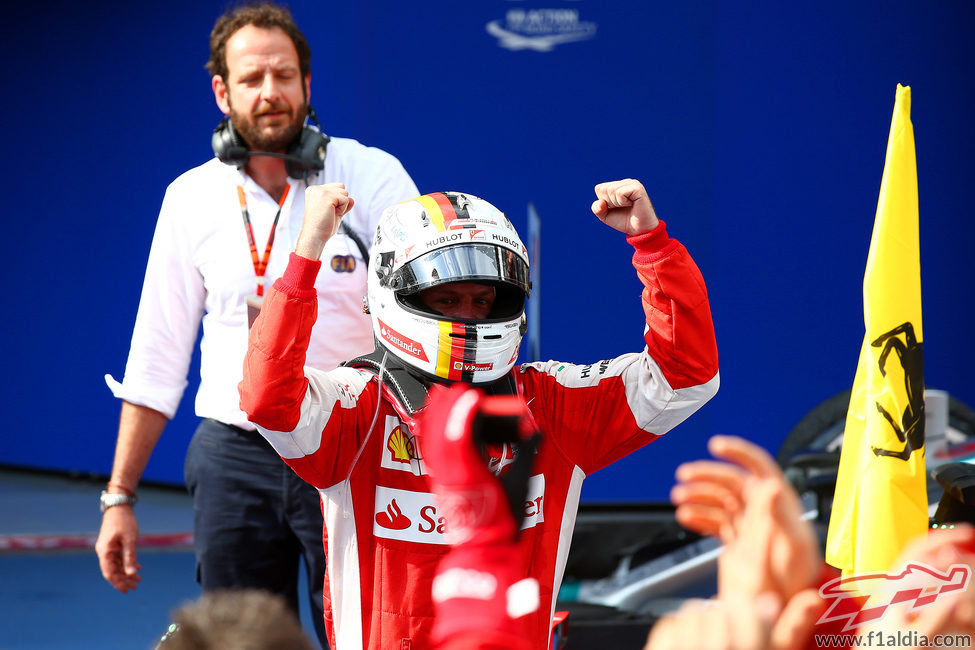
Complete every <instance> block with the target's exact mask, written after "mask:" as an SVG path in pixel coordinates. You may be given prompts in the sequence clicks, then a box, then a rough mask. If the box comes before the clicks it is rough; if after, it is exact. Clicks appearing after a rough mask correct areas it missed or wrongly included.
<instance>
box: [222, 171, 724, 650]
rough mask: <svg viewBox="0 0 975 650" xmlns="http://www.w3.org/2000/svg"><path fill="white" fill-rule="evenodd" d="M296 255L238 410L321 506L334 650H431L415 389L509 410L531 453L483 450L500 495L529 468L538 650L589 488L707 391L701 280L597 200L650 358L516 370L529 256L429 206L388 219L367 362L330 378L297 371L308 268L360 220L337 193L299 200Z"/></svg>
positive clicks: (621, 202) (526, 572) (714, 382)
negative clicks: (523, 425)
mask: <svg viewBox="0 0 975 650" xmlns="http://www.w3.org/2000/svg"><path fill="white" fill-rule="evenodd" d="M305 192H306V200H305V216H304V222H303V225H302V230H301V233H300V235H299V237H298V241H297V245H296V247H295V252H294V253H293V254H292V255H291V258H290V262H289V265H288V267H287V270H286V271H285V273H284V275H283V276H282V277H281V278H280V279H279V280H277V282H275V284H274V287H273V288H272V289H271V290H270V291H268V294H267V296H266V297H265V299H264V307H263V309H262V310H261V313H260V316H259V318H258V319H257V321H256V322H255V324H254V327H253V328H252V331H251V333H250V341H249V347H248V351H247V356H246V358H245V361H244V379H243V381H242V382H241V384H240V394H241V408H242V409H243V410H244V411H245V412H246V413H247V414H248V417H249V418H250V420H251V421H252V422H254V423H255V424H256V425H257V426H258V427H259V429H260V431H261V433H262V434H263V435H264V436H265V437H266V438H267V439H268V441H269V442H270V443H271V444H272V445H273V446H274V448H275V450H277V452H278V454H280V455H281V457H282V458H283V459H284V460H285V462H287V463H288V465H290V466H291V467H292V469H294V471H295V472H296V473H297V474H298V475H299V476H300V477H301V478H302V479H304V480H305V481H307V482H308V483H310V484H312V485H313V486H315V487H316V488H317V489H318V491H319V493H320V494H321V500H322V510H323V513H324V519H325V531H324V539H323V543H324V545H325V550H326V552H327V556H328V558H329V563H328V575H327V576H326V584H325V590H324V599H325V625H326V628H327V630H328V635H329V643H330V644H331V647H332V648H333V649H334V650H358V649H359V648H369V649H376V650H379V649H381V648H382V649H385V648H398V649H412V650H421V649H423V648H430V647H432V646H433V642H432V637H431V630H432V627H433V616H434V603H433V596H432V594H431V587H432V582H433V579H434V576H435V574H436V570H437V565H438V562H439V560H440V559H441V557H442V556H443V555H444V554H445V553H446V552H447V551H448V550H449V546H448V543H447V538H446V535H445V533H447V531H448V530H449V529H450V526H451V522H450V521H447V520H446V518H445V517H444V515H443V514H442V513H438V511H437V502H436V501H435V498H434V494H433V488H432V487H431V483H430V477H429V475H428V472H427V468H426V466H425V463H424V460H423V453H422V445H423V432H422V430H420V429H421V427H419V426H418V424H417V418H418V415H419V413H420V411H422V408H423V405H424V403H425V400H426V396H427V389H428V388H429V387H430V386H431V385H433V384H437V383H441V384H449V383H453V382H458V381H460V382H466V383H469V384H472V385H475V386H477V387H479V388H481V389H483V391H484V392H486V393H487V394H498V395H504V394H507V395H512V394H514V395H518V396H520V397H521V398H522V399H523V400H524V402H525V403H526V404H527V408H528V413H529V416H530V417H531V418H532V419H533V420H534V427H535V428H536V429H537V430H538V431H540V432H541V439H540V442H539V443H538V446H537V449H536V450H535V451H534V452H532V451H531V450H528V451H524V448H523V447H521V446H520V445H518V444H511V443H497V444H491V445H489V446H488V458H489V459H488V467H489V468H490V469H491V470H492V471H495V472H497V473H500V474H501V475H502V478H503V477H504V474H505V472H506V471H510V470H512V469H513V468H514V467H516V466H517V465H518V463H517V456H518V454H517V452H518V450H519V448H521V449H522V451H523V453H522V457H523V458H524V457H526V454H532V453H534V463H532V464H530V467H531V468H532V469H531V476H530V477H529V478H528V481H527V491H526V494H525V496H524V498H523V499H522V500H521V503H520V505H519V507H520V508H521V513H520V514H521V527H520V533H519V536H518V541H517V543H518V545H519V546H520V547H521V549H522V550H523V552H522V553H521V554H520V561H521V566H520V567H518V572H519V573H520V574H521V575H523V576H524V577H525V578H526V579H527V578H532V579H535V580H537V582H538V585H539V589H538V598H539V600H538V605H537V607H529V606H526V607H523V611H526V612H530V613H527V614H525V616H528V617H531V618H530V619H525V621H523V622H527V623H526V624H525V625H522V626H521V629H530V630H531V638H530V644H531V647H535V648H539V649H542V648H545V647H546V646H547V644H548V640H549V628H550V623H551V620H552V613H553V610H554V607H555V597H556V596H557V594H558V590H559V585H560V583H561V580H562V573H563V570H564V567H565V561H566V557H567V554H568V549H569V542H570V538H571V535H572V530H573V526H574V523H575V516H576V510H577V507H578V501H579V494H580V490H581V487H582V481H583V479H584V478H585V477H586V476H587V475H588V474H590V473H592V472H595V471H596V470H598V469H600V468H602V467H606V466H607V465H609V464H610V463H612V462H614V461H616V460H618V459H620V458H622V457H624V456H626V455H627V454H629V453H631V452H633V451H635V450H636V449H639V448H640V447H642V446H644V445H646V444H648V443H650V442H652V441H653V440H655V439H656V438H658V437H659V436H661V435H663V434H665V433H666V432H667V431H669V430H670V429H672V428H673V427H675V426H677V425H678V424H679V423H680V422H682V421H683V420H684V419H686V418H687V417H688V416H690V415H691V414H692V413H694V412H695V411H696V410H697V409H698V408H700V407H701V405H703V404H704V403H705V402H707V400H709V399H710V398H711V397H712V396H713V395H714V394H715V392H716V391H717V389H718V357H717V346H716V344H715V339H714V329H713V325H712V321H711V311H710V306H709V304H708V298H707V290H706V288H705V285H704V280H703V278H702V276H701V273H700V271H699V270H698V268H697V266H696V265H695V263H694V261H693V260H692V259H691V257H690V255H689V254H688V252H687V250H686V249H685V248H684V246H683V245H682V244H680V243H679V242H678V241H676V240H674V239H670V238H669V236H668V235H667V230H666V225H665V224H664V223H663V222H662V221H659V220H658V219H657V215H656V213H655V212H654V209H653V206H652V204H651V202H650V198H649V197H648V195H647V192H646V190H645V189H644V187H643V185H642V184H641V183H640V182H639V181H636V180H633V179H624V180H620V181H614V182H609V183H602V184H600V185H597V186H596V188H595V193H596V200H595V201H594V202H593V204H592V211H593V213H594V214H595V215H596V216H597V217H598V218H599V219H600V220H601V221H603V222H604V223H605V224H607V225H608V226H610V227H612V228H615V229H616V230H618V231H620V232H622V233H623V234H625V235H626V236H627V241H629V243H630V244H631V245H632V246H633V248H634V251H635V252H634V254H633V266H634V268H635V269H636V272H637V276H638V277H639V279H640V281H641V282H642V283H643V286H644V289H643V296H642V297H643V309H644V313H645V315H646V328H645V330H644V341H645V343H646V346H645V347H644V349H643V351H642V352H632V353H628V354H624V355H622V356H620V357H617V358H615V359H609V360H605V361H599V362H597V363H593V364H587V365H574V364H570V363H562V362H556V361H547V362H536V363H526V364H523V365H521V366H518V367H517V368H516V367H515V360H516V358H517V356H518V348H519V344H520V342H521V337H522V335H523V334H524V332H525V318H524V313H525V301H526V299H527V297H528V294H529V271H528V256H527V252H526V249H525V247H524V246H523V245H522V242H521V239H520V238H519V236H518V233H517V232H516V231H515V229H514V227H513V226H512V225H511V223H510V221H509V220H508V219H507V218H506V217H505V215H504V214H503V213H501V212H500V211H499V210H498V209H497V208H495V207H494V206H493V205H491V204H490V203H488V202H487V201H484V200H482V199H479V198H477V197H475V196H473V195H470V194H462V193H456V192H443V193H433V194H427V195H425V196H421V197H418V198H416V199H411V200H409V201H405V202H403V203H400V204H398V205H395V206H392V207H390V208H388V209H387V210H386V211H385V212H384V213H383V215H382V216H381V218H380V220H379V225H378V227H377V229H376V234H375V239H374V242H373V248H372V252H371V254H370V262H369V279H368V285H367V292H368V293H367V303H366V304H367V309H368V310H369V312H370V314H371V319H372V325H373V333H374V335H375V338H376V349H375V351H374V352H373V353H372V354H370V355H367V356H366V357H360V358H359V359H355V360H353V361H351V362H349V363H348V364H346V365H345V366H343V367H340V368H337V369H335V370H332V371H330V372H323V371H320V370H317V369H314V368H306V367H304V363H305V350H306V349H307V347H308V339H309V334H310V332H311V329H312V326H313V325H314V323H315V317H316V315H317V313H318V306H317V304H316V292H315V289H314V283H315V277H316V274H317V273H318V270H319V267H320V265H321V263H320V261H319V256H320V255H321V252H322V250H323V248H324V246H325V243H326V242H327V241H328V239H329V238H330V237H331V236H332V235H333V234H334V233H335V232H336V230H337V228H338V225H339V223H340V220H341V217H342V215H344V214H345V213H346V212H347V211H348V210H349V209H351V208H352V205H353V203H354V197H350V196H349V195H348V192H347V191H346V189H345V187H344V186H343V185H342V184H338V183H333V184H328V185H320V186H315V187H310V188H308V189H307V190H306V191H305Z"/></svg>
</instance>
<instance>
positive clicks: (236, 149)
mask: <svg viewBox="0 0 975 650" xmlns="http://www.w3.org/2000/svg"><path fill="white" fill-rule="evenodd" d="M308 117H309V118H311V120H312V121H313V122H314V123H315V125H316V126H317V127H318V128H317V129H316V128H315V127H312V126H308V125H307V124H306V125H305V126H303V127H302V128H301V133H299V134H298V137H297V138H295V140H294V141H293V142H292V143H291V144H290V145H289V146H288V151H287V152H286V153H271V152H269V151H251V150H250V149H248V148H247V143H246V142H244V139H243V138H242V137H240V134H239V133H237V129H235V128H234V125H233V124H232V123H231V121H230V119H229V118H226V117H225V118H223V119H222V120H220V124H217V128H215V129H214V130H213V137H212V138H210V144H211V145H212V146H213V153H214V154H216V156H217V158H218V159H219V160H220V162H222V163H225V164H227V165H233V166H234V167H236V168H238V169H240V168H241V167H243V166H244V165H246V164H247V161H248V159H250V157H251V156H270V157H272V158H283V159H284V168H285V169H286V170H287V172H288V176H290V177H291V178H294V179H297V180H308V177H309V176H311V175H312V174H314V173H315V172H316V171H321V170H322V169H325V150H326V149H327V147H328V141H329V139H330V138H329V137H328V136H327V135H325V134H324V133H322V130H321V128H322V125H321V123H320V122H319V121H318V116H317V115H315V109H313V108H312V107H311V106H309V107H308Z"/></svg>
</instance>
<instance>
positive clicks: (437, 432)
mask: <svg viewBox="0 0 975 650" xmlns="http://www.w3.org/2000/svg"><path fill="white" fill-rule="evenodd" d="M483 399H484V395H483V393H481V391H479V390H477V389H475V388H471V387H470V386H468V385H465V384H462V383H457V384H454V385H452V386H451V387H450V388H444V387H442V386H439V385H434V386H432V387H431V389H430V394H429V396H428V398H427V405H426V407H425V408H424V409H423V411H422V413H421V417H420V423H419V428H418V430H419V437H420V449H421V453H422V458H423V461H424V463H426V466H427V469H428V470H429V471H430V480H431V483H432V485H433V490H434V494H435V496H436V499H437V503H438V505H439V509H440V511H441V512H443V514H444V518H445V519H446V521H447V522H448V527H447V540H448V541H449V542H450V544H452V545H455V546H456V545H458V544H464V543H466V542H469V541H475V542H476V543H477V544H483V545H488V544H491V543H494V542H502V541H511V540H513V539H514V537H515V532H516V526H515V520H514V516H513V514H512V513H511V508H510V507H509V505H508V501H507V496H506V495H505V492H504V488H503V487H502V485H501V482H500V480H498V477H496V476H495V475H494V474H492V473H491V471H490V470H489V469H488V467H487V461H486V459H485V458H484V457H483V456H482V454H481V452H480V450H479V449H478V447H477V445H476V444H475V442H474V439H473V433H472V427H471V425H472V423H473V421H474V417H475V415H476V414H477V412H478V408H479V407H480V404H481V400H483Z"/></svg>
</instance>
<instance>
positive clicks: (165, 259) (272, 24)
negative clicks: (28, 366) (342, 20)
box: [95, 3, 419, 645]
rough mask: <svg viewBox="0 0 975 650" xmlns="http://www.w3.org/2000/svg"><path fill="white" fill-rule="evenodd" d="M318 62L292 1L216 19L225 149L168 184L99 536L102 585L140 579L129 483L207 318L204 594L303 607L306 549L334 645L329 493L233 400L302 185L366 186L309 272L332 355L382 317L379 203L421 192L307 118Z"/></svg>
mask: <svg viewBox="0 0 975 650" xmlns="http://www.w3.org/2000/svg"><path fill="white" fill-rule="evenodd" d="M310 58H311V52H310V49H309V47H308V43H307V41H306V40H305V38H304V36H303V35H302V34H301V32H300V31H299V30H298V27H297V25H295V23H294V20H293V18H292V17H291V15H290V13H289V12H288V11H287V9H284V8H282V7H279V6H277V5H274V4H270V3H260V4H257V5H249V6H243V7H239V8H237V9H233V10H230V11H228V12H227V13H225V14H224V15H223V16H221V17H220V18H219V19H218V20H217V23H216V25H215V27H214V30H213V32H212V34H211V37H210V62H209V63H208V64H207V68H208V70H209V71H210V73H211V76H212V87H213V92H214V97H215V99H216V102H217V105H218V106H219V107H220V109H221V111H223V113H224V114H225V115H227V116H228V120H226V121H225V122H222V123H221V125H220V127H218V129H217V131H216V132H215V134H214V151H215V153H217V157H216V158H214V159H212V160H210V161H209V162H207V163H205V164H203V165H201V166H199V167H196V168H194V169H191V170H190V171H188V172H186V173H184V174H183V175H182V176H180V177H179V178H177V179H176V180H175V181H174V182H173V183H172V184H171V185H170V186H169V188H168V189H167V192H166V196H165V198H164V200H163V204H162V208H161V210H160V213H159V219H158V222H157V225H156V231H155V234H154V236H153V242H152V248H151V251H150V254H149V261H148V265H147V269H146V276H145V282H144V286H143V290H142V298H141V301H140V304H139V311H138V315H137V317H136V324H135V329H134V331H133V335H132V342H131V347H130V350H129V357H128V362H127V364H126V368H125V376H124V379H123V381H122V382H121V383H119V382H116V381H115V380H114V379H111V378H110V377H108V378H107V379H108V382H109V385H110V387H111V388H112V391H113V393H114V394H115V396H116V397H119V398H121V399H122V400H123V401H122V412H121V417H120V421H119V432H118V442H117V445H116V451H115V460H114V463H113V467H112V474H111V479H110V481H109V483H108V486H107V487H106V489H105V492H103V495H102V509H103V513H104V514H103V519H102V526H101V530H100V533H99V536H98V541H97V543H96V546H95V549H96V552H97V554H98V558H99V563H100V566H101V570H102V575H103V576H104V577H105V579H106V580H108V582H110V583H111V584H112V585H113V586H114V587H115V588H116V589H118V590H119V591H122V592H128V590H129V589H134V588H135V587H136V586H137V584H138V582H139V581H140V579H141V577H140V575H139V569H140V567H139V564H138V561H137V558H136V546H135V543H136V538H137V536H138V523H137V520H136V517H135V513H134V511H133V508H132V506H133V505H134V504H135V500H136V499H135V490H136V487H137V485H138V482H139V480H140V478H141V476H142V473H143V471H144V470H145V467H146V464H147V463H148V460H149V457H150V455H151V453H152V450H153V448H154V447H155V445H156V443H157V441H158V440H159V437H160V435H161V434H162V432H163V429H164V427H165V425H166V422H167V420H168V419H169V418H172V417H173V415H174V414H175V411H176V408H177V405H178V404H179V400H180V398H181V396H182V393H183V390H184V389H185V387H186V385H187V381H186V376H187V372H188V367H189V363H190V358H191V356H192V352H193V348H194V344H195V341H196V335H197V330H198V327H199V324H200V323H201V320H202V323H203V338H202V343H201V368H200V374H201V381H200V388H199V391H198V392H197V395H196V414H197V415H198V416H200V417H201V418H203V421H202V422H201V424H200V426H199V428H198V429H197V431H196V433H195V434H194V437H193V440H192V442H191V443H190V447H189V450H188V453H187V458H186V466H185V472H186V483H187V487H188V488H189V490H190V493H191V494H192V495H193V499H194V511H195V515H194V516H195V539H196V542H195V543H196V554H197V579H198V580H199V581H200V583H201V585H202V588H203V589H204V590H205V591H210V590H214V589H219V588H226V587H256V588H262V589H266V590H269V591H272V592H276V593H280V594H281V595H282V596H284V597H285V598H286V600H288V602H289V604H290V605H291V606H292V607H293V608H295V609H296V610H297V607H298V595H297V583H298V570H299V557H304V559H305V562H306V566H307V567H308V571H309V573H308V581H309V586H310V590H311V592H312V594H311V603H312V607H313V614H312V620H314V621H315V622H316V625H317V626H318V627H319V630H318V632H319V638H320V639H321V640H322V643H323V645H324V644H325V642H324V639H325V635H324V630H323V629H322V614H321V612H322V597H321V587H322V579H323V575H324V552H323V550H322V543H321V533H322V515H321V503H320V500H319V496H318V494H317V492H316V491H315V489H314V488H312V487H311V486H310V485H308V484H306V483H305V482H304V481H302V480H301V479H298V478H297V477H296V476H295V475H294V473H293V472H292V470H291V469H290V468H288V467H287V466H286V465H285V464H284V463H283V462H282V461H281V460H280V458H279V457H278V455H277V453H275V452H274V450H273V449H271V447H270V446H269V445H268V444H267V443H266V442H265V441H264V439H263V438H262V437H261V436H260V434H258V433H257V432H256V431H255V430H254V425H252V424H250V423H249V422H248V421H247V417H246V416H245V415H244V413H243V412H241V411H240V408H239V395H238V391H237V384H238V383H239V382H240V380H241V378H242V363H243V358H244V353H245V351H246V349H247V332H248V306H247V302H248V298H249V297H250V298H251V300H252V301H253V300H254V299H255V298H256V300H257V303H256V304H259V300H260V298H259V296H261V295H262V294H263V287H264V283H265V281H266V282H267V283H268V285H269V284H270V282H273V280H274V279H276V278H277V277H279V276H280V275H281V274H282V273H283V271H284V268H285V266H286V265H287V262H288V256H289V253H290V251H292V250H294V246H295V242H296V238H297V236H298V232H299V229H300V226H301V222H302V214H303V212H304V202H305V196H304V193H305V188H306V187H308V186H310V185H318V184H321V183H323V182H340V183H344V184H345V186H346V187H348V188H350V189H351V190H352V191H354V192H355V194H356V196H357V197H360V200H359V203H357V205H356V207H355V209H354V210H353V211H352V212H350V213H349V214H348V215H347V216H346V218H345V222H346V224H347V225H346V226H345V228H347V230H346V231H345V236H341V237H333V238H332V240H330V243H329V249H328V250H326V251H325V253H324V254H323V257H322V259H323V260H327V261H326V264H325V266H326V269H325V270H324V272H323V273H322V274H321V275H320V277H319V278H318V281H317V283H316V285H315V288H316V291H317V294H318V302H319V315H318V321H317V324H316V325H315V328H314V331H313V334H312V339H311V343H310V346H309V350H308V363H310V364H311V365H314V366H315V367H317V368H332V367H335V366H337V365H338V364H339V363H340V362H342V361H345V360H347V359H351V358H353V357H355V356H357V355H359V354H364V353H366V352H369V351H371V350H372V349H373V337H372V329H371V324H370V320H369V318H368V317H367V316H365V315H364V314H362V297H363V295H364V294H365V291H366V264H367V261H366V260H367V257H368V256H367V255H366V254H365V253H366V247H367V246H368V243H367V242H371V241H372V233H373V231H374V230H375V226H376V223H377V221H378V218H379V215H380V213H381V212H382V210H383V209H384V208H386V207H388V206H390V205H393V204H395V203H398V202H400V201H404V200H407V199H409V198H412V197H415V196H417V195H418V194H419V192H418V190H417V188H416V186H415V185H414V183H413V181H412V180H411V179H410V177H409V176H408V175H407V173H406V172H405V170H404V169H403V167H402V165H401V164H400V163H399V161H398V160H397V159H396V158H394V157H393V156H391V155H389V154H387V153H385V152H383V151H381V150H379V149H375V148H372V147H366V146H364V145H362V144H360V143H358V142H356V141H355V140H350V139H346V138H332V139H331V140H329V139H328V138H326V137H324V136H323V135H322V134H320V133H319V132H318V131H317V130H315V129H313V128H312V127H309V126H305V118H306V115H308V114H309V111H310V108H309V105H308V94H309V88H310V80H311V76H310ZM311 115H312V117H313V119H314V113H313V112H312V113H311ZM267 153H270V154H271V155H267ZM322 157H324V163H323V165H322ZM322 166H323V167H324V168H323V169H322ZM242 216H243V219H241V217H242Z"/></svg>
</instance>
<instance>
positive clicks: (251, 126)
mask: <svg viewBox="0 0 975 650" xmlns="http://www.w3.org/2000/svg"><path fill="white" fill-rule="evenodd" d="M307 112H308V105H307V104H302V105H301V106H299V107H298V110H297V111H296V115H294V116H292V117H293V119H292V121H291V123H290V124H287V125H285V126H281V127H277V128H276V129H274V130H273V131H270V132H267V131H262V130H261V129H260V128H258V126H257V124H256V122H255V120H254V118H253V117H252V116H244V115H242V114H241V113H238V112H237V111H235V110H234V108H233V106H231V107H230V121H231V123H232V124H233V125H234V129H235V130H236V131H237V133H238V134H239V135H240V137H241V138H243V139H244V142H245V143H246V144H247V147H248V148H249V149H250V150H251V151H271V152H284V151H287V150H288V145H290V144H291V143H292V142H294V141H295V140H296V139H297V138H298V134H300V133H301V129H302V127H303V126H304V123H305V115H306V113H307Z"/></svg>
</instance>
